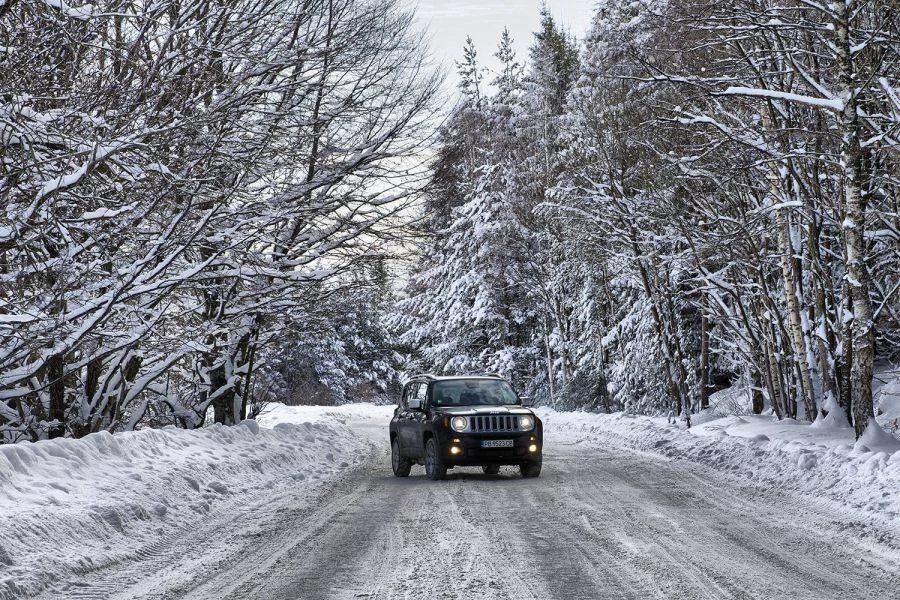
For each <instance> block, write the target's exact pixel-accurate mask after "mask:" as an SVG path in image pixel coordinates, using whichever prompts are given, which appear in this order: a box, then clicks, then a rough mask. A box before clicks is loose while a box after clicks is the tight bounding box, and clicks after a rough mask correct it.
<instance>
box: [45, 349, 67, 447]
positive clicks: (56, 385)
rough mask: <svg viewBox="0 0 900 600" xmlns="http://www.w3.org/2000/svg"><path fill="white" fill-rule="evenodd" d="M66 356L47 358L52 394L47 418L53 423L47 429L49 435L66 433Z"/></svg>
mask: <svg viewBox="0 0 900 600" xmlns="http://www.w3.org/2000/svg"><path fill="white" fill-rule="evenodd" d="M64 362H65V357H64V356H63V355H62V354H59V353H57V354H54V355H53V356H51V357H50V358H48V359H47V382H48V384H49V385H48V390H47V391H48V393H49V395H50V406H49V409H50V410H49V411H48V414H47V418H48V420H49V421H50V423H51V425H50V427H49V428H48V429H47V435H48V437H50V438H51V439H52V438H58V437H62V436H64V435H65V434H66V382H65V380H64V379H63V371H64V370H65V366H64Z"/></svg>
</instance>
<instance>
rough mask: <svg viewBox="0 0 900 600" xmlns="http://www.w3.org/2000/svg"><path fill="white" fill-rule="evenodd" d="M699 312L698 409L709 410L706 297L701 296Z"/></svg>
mask: <svg viewBox="0 0 900 600" xmlns="http://www.w3.org/2000/svg"><path fill="white" fill-rule="evenodd" d="M700 310H701V311H702V312H703V315H702V316H701V317H700V373H699V374H698V375H699V376H698V378H697V379H698V380H699V384H700V409H701V410H703V409H706V408H709V317H707V316H706V295H705V294H704V295H703V301H702V303H701V307H700Z"/></svg>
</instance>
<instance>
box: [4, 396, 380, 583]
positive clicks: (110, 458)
mask: <svg viewBox="0 0 900 600" xmlns="http://www.w3.org/2000/svg"><path fill="white" fill-rule="evenodd" d="M361 410H363V412H364V411H365V410H367V409H361ZM273 412H274V413H275V414H272V415H266V416H264V417H263V418H262V422H263V423H264V424H265V425H267V426H271V429H267V428H265V427H260V424H259V423H257V422H255V421H246V422H244V423H243V424H241V425H238V426H236V427H222V426H213V427H208V428H204V429H199V430H193V431H187V430H183V429H174V428H168V429H155V430H154V429H147V430H142V431H135V432H127V433H119V434H115V435H111V434H109V433H96V434H92V435H89V436H87V437H85V438H83V439H78V440H74V439H57V440H46V441H40V442H37V443H34V444H31V443H24V444H15V445H8V446H0V599H6V598H13V597H29V596H32V595H34V594H35V593H37V592H38V591H40V590H41V589H43V588H45V587H46V586H49V585H51V584H53V583H54V582H56V581H58V580H59V579H61V578H67V577H70V576H71V575H73V574H75V573H77V572H79V571H86V570H90V569H93V568H97V567H102V566H104V565H107V564H111V563H114V562H116V561H117V560H121V559H123V558H125V557H128V556H131V555H134V554H135V552H139V551H140V549H141V548H142V547H144V546H146V545H148V544H151V543H153V542H154V541H155V540H156V539H157V538H159V537H160V536H163V535H173V534H174V535H177V531H178V530H181V529H182V528H184V529H189V528H191V526H192V524H195V523H196V522H198V521H200V520H202V519H203V517H204V516H205V515H207V513H210V512H213V511H230V512H231V513H232V514H233V515H234V519H235V521H238V520H240V519H244V518H252V516H250V515H245V514H244V513H243V511H242V505H244V506H245V501H246V500H247V499H248V498H252V497H254V496H260V495H263V494H266V493H272V490H277V489H279V488H280V489H284V488H287V487H292V486H307V487H309V486H313V485H315V484H317V483H318V482H322V481H325V480H328V479H330V478H331V477H332V476H333V475H335V474H336V473H339V472H340V471H342V470H345V469H347V468H349V467H351V466H352V465H354V464H356V463H357V462H358V461H360V460H363V459H365V458H366V457H367V456H368V455H369V445H368V443H367V442H366V441H365V440H364V439H361V438H360V437H358V436H357V435H356V434H355V433H354V431H352V430H351V429H350V428H349V427H347V426H346V425H344V424H343V422H342V421H343V419H344V418H346V416H344V417H343V418H342V417H341V416H340V414H339V413H337V412H335V411H334V410H333V409H331V410H329V409H324V408H316V407H308V408H306V407H305V408H299V407H291V408H287V407H276V408H275V410H274V411H273ZM279 415H280V416H281V417H282V418H283V419H284V420H290V421H292V422H291V423H284V422H281V419H280V418H279ZM288 417H289V419H288ZM173 532H174V533H173Z"/></svg>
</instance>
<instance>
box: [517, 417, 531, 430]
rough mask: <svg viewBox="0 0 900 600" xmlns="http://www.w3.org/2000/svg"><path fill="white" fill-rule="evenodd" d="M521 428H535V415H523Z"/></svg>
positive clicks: (520, 419)
mask: <svg viewBox="0 0 900 600" xmlns="http://www.w3.org/2000/svg"><path fill="white" fill-rule="evenodd" d="M519 429H521V430H522V431H531V430H532V429H534V417H532V416H531V415H522V416H521V417H519Z"/></svg>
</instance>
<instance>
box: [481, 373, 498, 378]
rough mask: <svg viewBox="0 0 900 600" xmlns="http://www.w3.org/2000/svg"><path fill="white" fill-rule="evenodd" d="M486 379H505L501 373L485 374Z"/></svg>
mask: <svg viewBox="0 0 900 600" xmlns="http://www.w3.org/2000/svg"><path fill="white" fill-rule="evenodd" d="M484 376H485V377H497V378H498V379H503V375H501V374H500V373H485V374H484Z"/></svg>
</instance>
